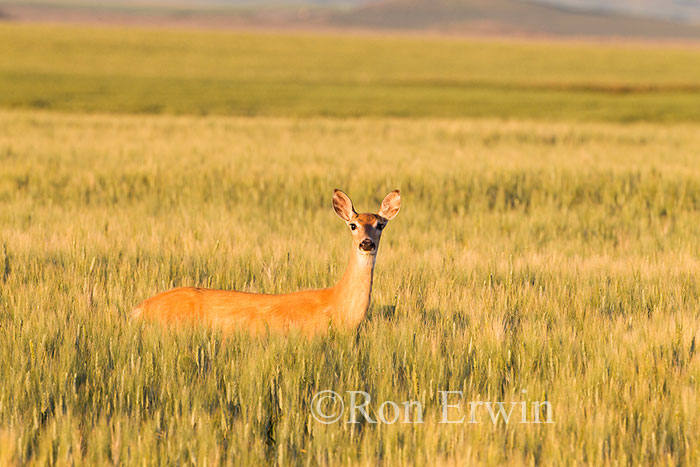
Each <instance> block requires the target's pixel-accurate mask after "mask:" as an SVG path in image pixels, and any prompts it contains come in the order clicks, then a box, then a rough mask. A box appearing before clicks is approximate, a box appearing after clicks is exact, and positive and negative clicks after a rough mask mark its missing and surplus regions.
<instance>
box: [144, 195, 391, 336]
mask: <svg viewBox="0 0 700 467" xmlns="http://www.w3.org/2000/svg"><path fill="white" fill-rule="evenodd" d="M333 209H334V210H335V213H336V214H337V215H338V217H340V218H341V219H342V220H343V221H344V222H345V224H346V225H347V228H348V230H349V231H350V234H351V236H352V243H351V247H350V259H349V261H348V265H347V267H346V269H345V272H344V274H343V275H342V277H341V278H340V280H338V282H337V283H336V284H335V285H334V286H332V287H328V288H325V289H316V290H302V291H298V292H293V293H284V294H265V293H252V292H239V291H236V290H217V289H207V288H200V287H178V288H175V289H172V290H169V291H167V292H162V293H159V294H157V295H154V296H153V297H151V298H149V299H147V300H145V301H144V302H142V303H141V304H140V305H139V306H138V307H136V309H135V310H134V311H133V313H132V317H133V318H136V319H145V320H150V321H156V322H160V323H162V324H175V325H179V324H181V323H194V324H199V325H203V326H206V327H212V328H213V327H216V328H219V329H221V330H222V331H223V332H224V333H230V332H235V331H236V330H243V331H248V332H251V333H253V334H260V333H268V332H282V333H286V332H291V331H293V330H295V329H296V330H298V332H301V333H303V334H307V335H315V334H319V333H326V332H328V331H329V330H330V329H331V328H333V329H337V330H340V331H342V330H353V329H356V328H357V327H358V326H359V324H360V323H361V322H362V320H363V319H364V318H365V316H366V314H367V310H368V309H369V305H370V298H371V294H372V281H373V276H374V265H375V262H376V260H377V250H378V248H379V240H380V239H381V236H382V232H383V231H384V228H385V227H386V225H387V224H388V222H389V221H390V220H392V219H394V218H395V217H396V215H397V214H398V212H399V210H400V209H401V195H400V193H399V190H394V191H392V192H391V193H389V194H388V195H386V197H385V198H384V200H383V201H382V203H381V205H380V208H379V212H378V213H361V214H358V213H357V212H356V211H355V207H354V206H353V203H352V200H351V199H350V197H349V196H348V195H346V194H345V193H344V192H342V191H341V190H338V189H335V190H334V191H333Z"/></svg>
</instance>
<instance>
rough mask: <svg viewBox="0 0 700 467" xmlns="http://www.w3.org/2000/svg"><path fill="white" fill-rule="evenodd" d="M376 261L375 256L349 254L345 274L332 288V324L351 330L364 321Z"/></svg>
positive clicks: (354, 252) (357, 252) (357, 253)
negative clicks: (333, 302)
mask: <svg viewBox="0 0 700 467" xmlns="http://www.w3.org/2000/svg"><path fill="white" fill-rule="evenodd" d="M376 259H377V256H376V254H375V255H366V254H362V253H360V252H359V251H353V252H351V253H350V261H349V262H348V266H347V268H346V269H345V274H343V277H342V278H341V279H340V281H338V283H337V284H336V285H335V287H334V288H333V289H334V293H333V298H334V301H335V304H334V305H335V306H334V307H333V311H332V316H331V318H332V320H333V322H334V323H338V324H340V325H341V326H342V327H348V328H353V327H356V326H357V325H358V324H360V322H361V321H362V320H363V319H364V317H365V315H366V314H367V309H368V308H369V302H370V295H371V294H372V277H373V275H374V263H375V261H376Z"/></svg>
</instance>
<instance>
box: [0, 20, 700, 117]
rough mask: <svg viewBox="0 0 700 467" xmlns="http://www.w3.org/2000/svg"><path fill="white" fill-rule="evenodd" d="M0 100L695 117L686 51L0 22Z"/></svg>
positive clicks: (226, 109)
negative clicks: (101, 27) (102, 28)
mask: <svg viewBox="0 0 700 467" xmlns="http://www.w3.org/2000/svg"><path fill="white" fill-rule="evenodd" d="M0 89H1V90H2V92H1V93H0V106H3V107H23V108H34V109H56V110H66V111H80V112H82V111H88V112H119V113H124V112H127V113H129V112H137V113H177V114H212V113H213V114H230V115H268V116H278V115H286V116H317V115H321V116H341V117H346V116H403V117H421V116H434V117H465V116H466V117H504V118H537V119H550V120H551V119H567V120H606V121H616V122H627V121H684V122H691V121H694V122H697V121H700V50H699V49H698V48H697V47H695V48H691V47H681V46H678V47H675V48H674V47H653V46H647V47H642V46H639V45H637V46H634V45H628V46H614V45H611V44H607V45H606V44H581V43H568V44H567V43H559V44H557V43H547V42H539V43H538V42H531V43H517V42H512V41H511V42H505V41H503V42H498V41H486V40H482V41H475V40H472V41H465V40H459V39H445V38H425V37H423V38H418V37H415V38H406V37H404V38H395V37H390V36H387V37H369V36H368V37H352V36H332V35H311V34H287V35H273V34H250V33H248V34H244V33H231V32H202V31H197V32H193V31H190V32H182V31H169V30H156V31H149V30H140V29H127V28H122V29H116V28H115V29H105V30H101V29H90V28H81V29H75V28H68V27H65V26H64V27H48V26H35V27H31V26H25V25H22V26H12V25H4V26H2V25H0Z"/></svg>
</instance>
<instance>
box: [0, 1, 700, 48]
mask: <svg viewBox="0 0 700 467" xmlns="http://www.w3.org/2000/svg"><path fill="white" fill-rule="evenodd" d="M606 5H607V6H606ZM611 5H614V6H611ZM660 5H666V9H664V8H661V7H660ZM694 5H695V4H693V3H689V2H687V1H683V0H619V1H618V2H605V1H604V0H529V1H525V0H269V1H268V0H259V1H253V0H201V1H198V2H194V1H193V0H111V1H110V0H107V1H105V2H99V3H96V2H90V1H88V0H47V1H42V0H33V1H32V2H29V3H27V2H18V1H14V2H13V1H7V0H0V19H3V18H2V15H3V12H4V13H5V15H6V17H5V18H4V19H5V20H8V19H9V20H16V21H51V22H73V23H75V22H80V23H86V22H87V23H119V24H148V25H151V24H156V25H168V26H192V27H216V28H240V27H246V28H250V27H262V28H280V29H341V30H342V29H351V30H356V29H361V30H371V31H384V30H390V31H409V32H410V31H417V32H438V33H449V34H464V35H485V34H486V35H528V36H533V35H534V36H565V37H624V38H647V39H691V40H699V39H700V23H695V24H694V23H693V20H694V18H695V16H694V15H695V14H696V13H697V15H698V18H700V7H696V6H694ZM635 8H636V9H635ZM621 11H634V12H636V13H638V15H637V16H630V15H626V14H623V13H621ZM646 14H648V15H650V16H656V17H648V16H644V15H646ZM660 17H663V18H666V19H662V18H660ZM668 18H680V19H682V21H674V20H673V19H668Z"/></svg>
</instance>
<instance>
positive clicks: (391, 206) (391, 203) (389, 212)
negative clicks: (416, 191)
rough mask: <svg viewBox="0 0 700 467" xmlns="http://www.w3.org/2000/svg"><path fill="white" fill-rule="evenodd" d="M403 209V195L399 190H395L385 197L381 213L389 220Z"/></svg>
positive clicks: (380, 209)
mask: <svg viewBox="0 0 700 467" xmlns="http://www.w3.org/2000/svg"><path fill="white" fill-rule="evenodd" d="M399 209H401V195H400V194H399V190H394V191H392V192H391V193H389V194H388V195H386V198H384V201H382V205H381V207H380V208H379V215H380V216H382V217H383V218H385V219H387V220H392V219H393V218H394V217H396V215H397V214H398V213H399Z"/></svg>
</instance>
